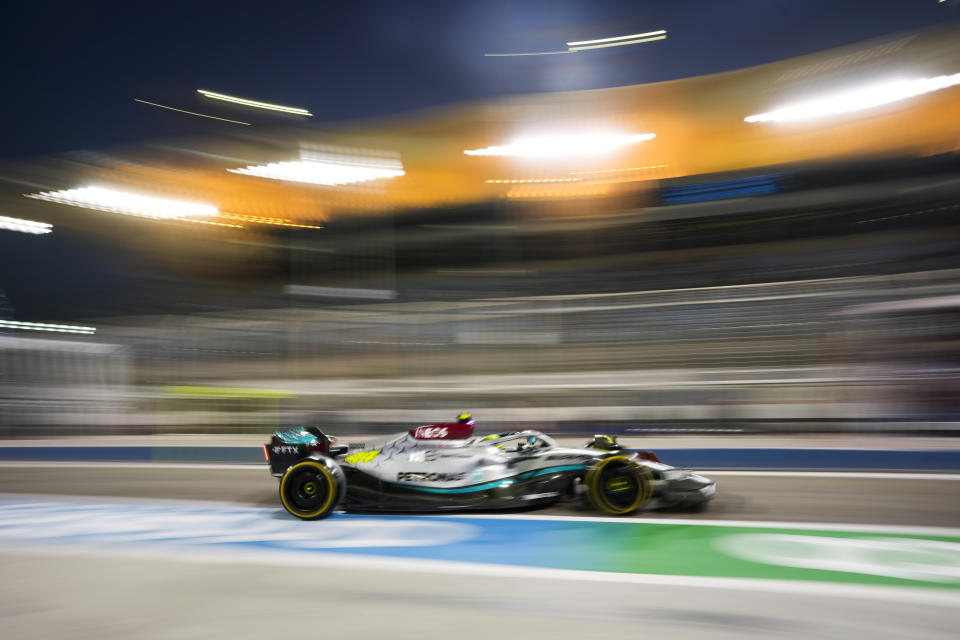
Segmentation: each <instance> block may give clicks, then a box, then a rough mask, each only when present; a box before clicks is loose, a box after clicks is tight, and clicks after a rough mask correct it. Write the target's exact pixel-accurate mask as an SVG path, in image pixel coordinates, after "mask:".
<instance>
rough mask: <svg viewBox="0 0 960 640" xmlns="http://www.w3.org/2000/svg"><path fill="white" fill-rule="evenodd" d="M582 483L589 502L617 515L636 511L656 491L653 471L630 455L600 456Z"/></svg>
mask: <svg viewBox="0 0 960 640" xmlns="http://www.w3.org/2000/svg"><path fill="white" fill-rule="evenodd" d="M583 483H584V485H585V487H586V494H587V499H588V500H589V501H590V504H592V505H593V506H594V507H596V508H597V509H600V510H601V511H604V512H606V513H609V514H612V515H617V516H620V515H626V514H628V513H633V512H634V511H636V510H637V509H639V508H640V507H642V506H643V505H644V504H646V503H647V502H649V500H650V497H651V495H652V494H653V482H652V481H651V478H650V472H649V471H648V470H647V469H646V467H643V466H641V465H639V464H637V463H636V462H634V461H633V460H631V459H630V458H628V457H627V456H610V457H609V458H603V459H601V460H598V461H597V463H596V464H595V465H594V466H593V467H592V468H591V469H590V470H589V471H588V472H587V476H586V478H584V482H583Z"/></svg>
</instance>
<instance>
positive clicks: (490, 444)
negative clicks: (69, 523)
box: [264, 417, 716, 520]
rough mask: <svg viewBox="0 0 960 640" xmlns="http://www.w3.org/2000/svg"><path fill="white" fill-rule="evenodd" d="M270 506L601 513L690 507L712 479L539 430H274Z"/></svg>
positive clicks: (602, 439) (601, 438)
mask: <svg viewBox="0 0 960 640" xmlns="http://www.w3.org/2000/svg"><path fill="white" fill-rule="evenodd" d="M264 454H265V457H266V459H267V460H268V462H269V463H270V472H271V474H272V475H274V476H275V477H278V478H280V501H281V503H282V504H283V506H284V508H285V509H286V510H287V511H289V512H290V513H291V514H293V515H295V516H296V517H298V518H302V519H304V520H316V519H319V518H324V517H326V516H328V515H330V514H331V513H333V512H334V510H337V509H341V510H346V511H353V512H370V511H393V512H400V511H418V512H436V511H452V510H488V509H518V508H523V507H532V506H543V505H549V504H553V503H555V502H558V501H561V500H574V501H580V502H582V503H584V504H586V505H589V506H592V507H593V508H596V509H599V510H600V511H603V512H605V513H608V514H614V515H624V514H628V513H633V512H634V511H636V510H637V509H639V508H641V507H643V506H647V507H674V506H684V507H692V506H696V505H700V504H703V503H705V502H707V501H708V500H710V499H711V498H712V497H713V495H714V493H715V491H716V483H715V482H714V481H712V480H710V479H709V478H706V477H704V476H702V475H699V474H697V473H694V472H692V471H687V470H681V469H675V468H673V467H670V466H668V465H665V464H662V463H661V462H660V461H659V460H657V457H656V456H655V455H654V454H653V453H651V452H649V451H643V450H639V449H626V448H623V447H621V446H620V445H619V444H618V443H617V441H616V438H614V437H612V436H607V435H597V436H594V438H593V439H592V440H591V441H589V442H588V443H587V444H586V446H585V447H583V448H579V449H578V448H567V447H561V446H558V445H557V443H556V442H555V441H554V440H553V439H552V438H550V437H549V436H547V435H545V434H543V433H540V432H539V431H532V430H531V431H518V432H513V433H502V434H489V435H484V436H475V435H474V433H473V420H472V419H469V417H465V419H462V420H461V421H460V422H454V423H441V424H433V425H427V426H422V427H417V428H415V429H412V430H410V431H408V432H405V433H401V434H399V435H395V436H393V437H390V438H388V439H385V440H383V441H382V442H380V443H377V444H374V443H370V444H367V443H355V444H352V445H348V446H338V445H336V444H335V440H334V439H333V438H331V437H329V436H327V435H326V434H324V433H323V432H322V431H320V429H319V428H317V427H304V428H298V429H291V430H287V431H279V432H277V433H275V434H274V435H273V438H272V439H271V441H270V442H269V443H268V444H266V445H264Z"/></svg>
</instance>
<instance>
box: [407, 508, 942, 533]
mask: <svg viewBox="0 0 960 640" xmlns="http://www.w3.org/2000/svg"><path fill="white" fill-rule="evenodd" d="M421 517H427V518H464V519H488V520H496V519H510V520H554V521H558V522H619V523H622V524H661V525H685V526H686V525H691V526H700V527H743V528H748V529H794V530H798V531H848V532H863V533H894V534H902V535H918V536H950V537H960V528H956V527H923V526H913V525H889V524H847V523H843V524H839V523H836V522H790V521H776V520H763V521H758V520H709V519H707V518H702V519H692V518H670V517H665V518H632V517H629V516H627V517H623V518H609V517H591V516H540V515H531V514H513V513H509V514H504V513H496V514H486V513H482V514H464V515H453V514H442V515H427V516H421Z"/></svg>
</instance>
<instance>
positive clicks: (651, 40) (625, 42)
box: [570, 32, 667, 53]
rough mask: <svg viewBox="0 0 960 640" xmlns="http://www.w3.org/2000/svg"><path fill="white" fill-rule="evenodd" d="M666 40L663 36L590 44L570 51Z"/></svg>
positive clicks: (574, 47)
mask: <svg viewBox="0 0 960 640" xmlns="http://www.w3.org/2000/svg"><path fill="white" fill-rule="evenodd" d="M664 33H666V32H664ZM666 39H667V36H666V35H661V36H653V37H650V38H639V39H637V40H624V41H620V42H608V43H606V44H589V45H582V46H571V47H570V51H571V52H574V53H576V52H577V51H588V50H590V49H607V48H609V47H625V46H627V45H631V44H643V43H644V42H655V41H657V40H666Z"/></svg>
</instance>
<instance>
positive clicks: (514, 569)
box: [7, 545, 960, 608]
mask: <svg viewBox="0 0 960 640" xmlns="http://www.w3.org/2000/svg"><path fill="white" fill-rule="evenodd" d="M7 548H12V547H7ZM17 551H21V552H22V551H30V552H33V553H36V554H38V555H46V556H54V557H59V556H74V555H78V554H84V555H92V556H96V557H103V556H105V555H107V556H114V557H116V556H121V557H128V558H134V559H153V558H158V559H163V560H165V561H178V562H185V563H187V562H189V563H199V564H229V565H236V564H255V565H284V566H293V567H297V568H302V567H304V566H314V567H325V568H333V569H346V570H349V571H351V572H355V571H357V570H366V571H371V572H383V571H393V572H395V571H399V572H417V573H433V574H444V575H456V576H481V577H501V578H521V579H541V580H568V581H579V582H612V583H621V584H634V585H656V586H663V587H681V588H705V589H723V590H738V591H762V592H766V593H781V594H787V595H802V596H812V597H817V598H837V597H839V598H852V599H859V600H881V601H890V602H897V603H912V604H921V605H929V606H939V607H952V608H955V607H958V606H960V592H958V591H954V590H949V589H931V588H925V587H916V588H914V587H892V586H872V585H858V584H840V583H826V582H815V581H800V580H773V579H771V580H765V579H757V578H713V577H700V576H674V575H663V574H642V573H618V572H604V571H580V570H573V569H546V568H540V567H520V566H510V565H499V564H479V563H472V562H451V561H446V560H419V559H417V560H411V559H406V558H390V557H384V556H367V555H355V554H343V555H341V554H333V553H304V554H299V553H297V554H291V553H282V554H281V553H275V552H270V551H259V552H257V553H256V554H246V553H231V552H220V551H217V552H215V553H212V552H209V551H193V550H189V549H177V550H176V551H165V550H163V549H151V550H137V551H125V550H121V549H119V548H112V549H106V548H103V549H96V548H87V547H80V546H72V545H71V546H68V547H36V546H32V545H22V546H20V545H18V546H17Z"/></svg>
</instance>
